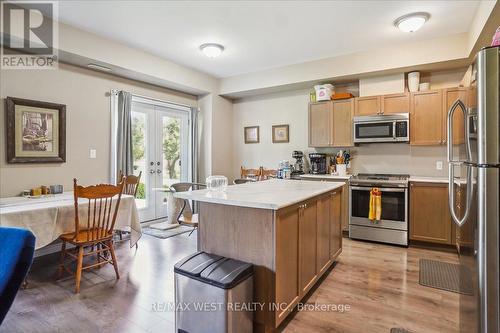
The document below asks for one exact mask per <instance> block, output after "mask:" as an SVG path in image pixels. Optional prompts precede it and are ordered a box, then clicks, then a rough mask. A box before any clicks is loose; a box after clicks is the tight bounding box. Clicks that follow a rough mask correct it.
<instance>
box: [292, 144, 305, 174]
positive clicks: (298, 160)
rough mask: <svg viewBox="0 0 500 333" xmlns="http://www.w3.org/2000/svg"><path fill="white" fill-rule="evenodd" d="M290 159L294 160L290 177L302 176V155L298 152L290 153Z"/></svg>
mask: <svg viewBox="0 0 500 333" xmlns="http://www.w3.org/2000/svg"><path fill="white" fill-rule="evenodd" d="M292 157H293V158H295V164H294V165H293V171H292V176H296V175H303V174H304V160H303V158H304V153H303V152H301V151H300V150H295V151H294V152H293V153H292Z"/></svg>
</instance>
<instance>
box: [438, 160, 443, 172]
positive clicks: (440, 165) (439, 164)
mask: <svg viewBox="0 0 500 333" xmlns="http://www.w3.org/2000/svg"><path fill="white" fill-rule="evenodd" d="M436 170H443V161H437V162H436Z"/></svg>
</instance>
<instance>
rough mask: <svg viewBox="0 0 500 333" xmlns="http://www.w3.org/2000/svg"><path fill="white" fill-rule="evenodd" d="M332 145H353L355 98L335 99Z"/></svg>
mask: <svg viewBox="0 0 500 333" xmlns="http://www.w3.org/2000/svg"><path fill="white" fill-rule="evenodd" d="M332 103H333V128H332V147H351V146H353V145H354V143H353V133H352V128H353V125H352V118H353V115H354V99H352V98H350V99H343V100H337V101H333V102H332Z"/></svg>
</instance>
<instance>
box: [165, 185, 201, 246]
mask: <svg viewBox="0 0 500 333" xmlns="http://www.w3.org/2000/svg"><path fill="white" fill-rule="evenodd" d="M206 187H207V186H206V185H205V184H199V183H177V184H172V185H170V188H172V190H173V191H174V192H186V191H190V190H201V189H204V188H206ZM181 200H183V201H184V202H183V204H182V208H181V210H180V211H179V215H177V222H178V223H179V224H180V225H185V226H188V227H192V228H193V230H191V232H190V233H189V236H191V234H192V233H193V232H194V231H195V229H196V228H198V222H199V219H198V214H193V213H192V212H191V209H190V210H189V211H186V207H187V206H189V200H187V199H181ZM189 207H191V206H189Z"/></svg>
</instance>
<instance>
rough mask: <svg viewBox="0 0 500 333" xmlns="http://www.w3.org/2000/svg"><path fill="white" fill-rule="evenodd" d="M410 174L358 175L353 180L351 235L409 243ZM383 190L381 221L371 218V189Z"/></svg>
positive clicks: (379, 240) (350, 191)
mask: <svg viewBox="0 0 500 333" xmlns="http://www.w3.org/2000/svg"><path fill="white" fill-rule="evenodd" d="M409 177H410V176H409V175H395V174H391V175H388V174H364V173H362V174H358V175H357V176H354V177H352V178H351V180H350V189H349V200H350V205H349V207H350V218H349V237H350V238H355V239H364V240H371V241H377V242H384V243H391V244H398V245H405V246H408V178H409ZM374 187H378V188H379V189H380V191H381V192H382V200H381V201H382V214H381V219H380V220H370V219H368V212H369V205H370V191H371V189H372V188H374Z"/></svg>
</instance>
